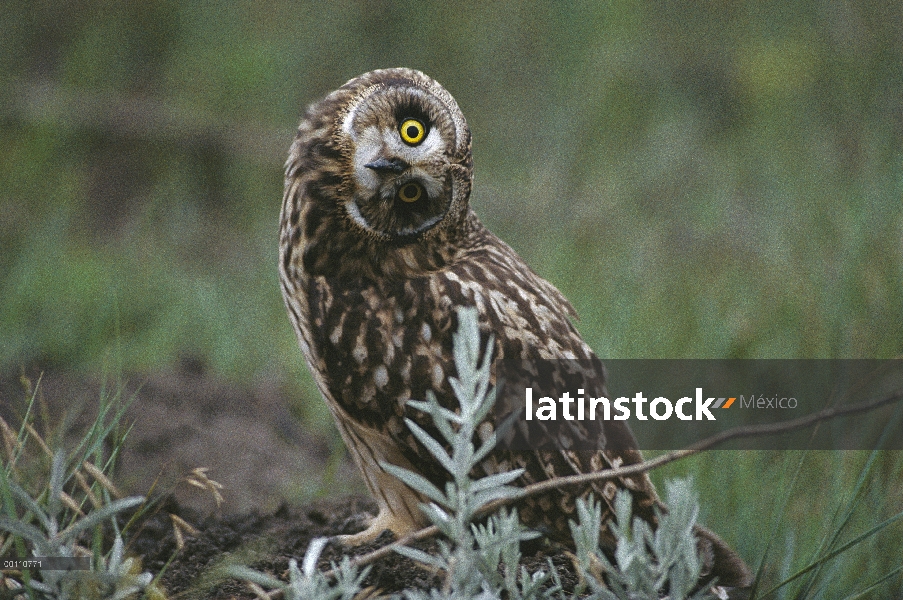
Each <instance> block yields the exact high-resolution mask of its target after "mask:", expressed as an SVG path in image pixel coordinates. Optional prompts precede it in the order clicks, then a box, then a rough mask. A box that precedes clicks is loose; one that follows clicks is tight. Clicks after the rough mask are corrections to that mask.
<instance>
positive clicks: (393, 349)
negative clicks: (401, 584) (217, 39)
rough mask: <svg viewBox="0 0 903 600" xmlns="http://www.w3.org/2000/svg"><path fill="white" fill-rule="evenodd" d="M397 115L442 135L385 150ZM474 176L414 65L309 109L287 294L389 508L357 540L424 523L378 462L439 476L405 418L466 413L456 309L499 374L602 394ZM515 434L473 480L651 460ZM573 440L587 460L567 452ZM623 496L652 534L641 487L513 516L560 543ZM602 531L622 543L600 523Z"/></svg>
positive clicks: (535, 428)
mask: <svg viewBox="0 0 903 600" xmlns="http://www.w3.org/2000/svg"><path fill="white" fill-rule="evenodd" d="M402 113H405V114H406V113H411V114H416V115H419V117H418V118H419V119H421V120H423V121H426V126H427V128H428V129H429V131H430V135H432V134H433V132H435V135H434V136H433V137H428V138H427V139H425V140H424V141H423V142H422V148H421V149H420V150H418V148H416V147H415V148H413V149H408V148H407V147H406V146H404V145H402V144H401V142H400V141H398V143H396V140H395V139H394V138H393V137H392V136H393V135H395V134H394V133H393V132H395V130H396V129H397V127H398V120H399V119H400V118H401V116H402ZM418 152H419V153H418ZM376 155H379V156H382V157H385V158H404V160H405V163H404V164H408V165H409V168H408V169H407V171H404V172H403V173H402V174H401V175H397V174H383V173H376V174H374V173H371V170H372V169H371V168H369V167H362V164H363V163H364V162H366V161H367V160H370V158H369V157H371V156H376ZM472 168H473V166H472V160H471V151H470V131H469V129H468V127H467V124H466V122H465V120H464V117H463V115H462V114H461V112H460V110H459V109H458V106H457V104H456V103H455V101H454V99H453V98H452V97H451V95H450V94H449V93H448V92H447V91H446V90H445V89H444V88H442V87H441V86H440V85H439V84H438V83H436V82H435V81H434V80H432V79H430V78H429V77H427V76H426V75H424V74H422V73H420V72H418V71H413V70H410V69H387V70H380V71H373V72H371V73H367V74H365V75H362V76H361V77H358V78H356V79H353V80H351V81H349V82H348V83H346V84H345V85H344V86H342V87H341V88H339V89H338V90H336V91H335V92H333V93H332V94H330V95H329V96H327V97H326V98H325V99H323V100H322V101H320V102H319V103H316V104H314V105H313V106H312V107H311V108H310V109H309V110H308V112H307V114H306V115H305V117H304V119H303V121H302V122H301V125H300V127H299V129H298V135H297V137H296V138H295V141H294V143H293V144H292V147H291V151H290V155H289V159H288V162H287V163H286V180H285V195H284V200H283V205H282V221H281V229H280V276H281V277H280V280H281V285H282V292H283V295H284V298H285V303H286V307H287V309H288V312H289V316H290V318H291V321H292V324H293V325H294V327H295V330H296V332H297V334H298V339H299V343H300V345H301V348H302V351H303V353H304V356H305V358H306V359H307V362H308V364H309V366H310V369H311V372H312V373H313V375H314V378H315V380H316V382H317V385H318V386H319V389H320V391H321V392H322V394H323V397H324V398H325V400H326V403H327V405H328V406H329V408H330V410H331V411H332V413H333V415H334V417H335V420H336V423H337V425H338V428H339V430H340V432H341V433H342V436H343V438H344V440H345V442H346V444H347V445H348V447H349V450H350V452H351V454H352V456H353V457H354V459H355V461H356V462H357V464H358V466H359V467H360V469H361V472H362V474H363V476H364V479H365V481H366V483H367V485H368V487H369V489H370V491H371V493H372V494H373V495H374V497H375V498H376V500H377V502H378V504H379V506H380V514H379V515H378V516H377V518H376V520H375V522H374V524H373V525H372V526H371V528H370V529H368V530H367V531H365V532H363V533H362V534H360V535H359V536H357V537H355V538H354V539H352V540H351V541H352V542H360V541H364V540H366V539H369V538H372V537H374V536H375V535H377V534H378V533H379V532H380V531H382V529H383V528H389V529H392V530H393V531H394V532H395V533H396V534H399V535H400V534H403V533H407V532H409V531H411V530H413V529H415V528H418V527H420V526H422V525H423V524H424V517H423V514H422V513H421V512H420V511H419V510H418V509H417V504H418V502H421V501H422V500H423V498H420V497H419V496H418V495H417V494H415V493H414V492H413V491H411V490H409V489H408V488H407V487H406V486H404V485H403V484H401V483H400V482H399V481H397V480H395V479H394V478H392V477H391V476H389V475H388V474H387V473H385V472H384V471H383V470H382V469H381V467H379V464H378V463H379V462H380V461H387V462H390V463H393V464H398V465H400V466H404V467H407V468H410V469H412V470H415V471H417V472H419V473H420V474H422V475H423V476H425V477H427V478H428V479H430V480H432V481H433V482H436V483H441V482H442V481H444V480H445V479H446V477H447V474H446V473H445V472H444V471H443V469H442V468H441V466H440V465H439V464H438V462H437V461H436V460H435V459H434V458H433V457H432V456H431V455H430V454H429V452H428V451H427V450H426V448H424V447H423V446H422V444H420V442H419V441H418V440H416V438H414V437H413V436H412V434H411V433H410V431H409V430H408V429H407V427H406V426H405V424H404V418H405V417H408V418H412V419H414V420H415V421H416V422H418V423H419V424H421V425H422V426H424V427H425V428H427V430H428V431H434V430H433V428H432V425H431V424H430V422H429V419H427V418H426V416H425V415H423V414H421V413H419V412H418V411H415V410H413V409H412V408H411V407H410V406H408V404H407V402H408V400H410V399H420V400H422V399H425V397H426V393H427V391H432V392H433V393H434V394H435V395H436V397H437V399H438V400H439V402H440V403H441V404H443V405H444V406H448V407H454V406H456V403H457V401H456V400H455V398H454V395H453V393H452V390H451V387H450V386H449V383H448V378H449V376H454V375H455V374H456V370H455V365H454V361H453V359H452V334H453V332H454V331H456V329H457V316H456V312H455V311H456V309H457V308H458V307H462V306H475V307H476V308H477V310H478V314H479V321H480V330H481V336H482V338H483V342H484V343H485V342H486V340H488V338H489V337H490V336H492V337H493V338H494V339H495V351H494V356H493V360H494V364H495V365H496V366H498V365H499V364H501V363H499V361H501V360H506V361H510V360H512V359H520V360H523V361H533V362H535V361H537V360H539V359H548V360H561V359H567V360H571V361H573V363H574V365H578V366H579V368H578V369H577V371H576V372H575V373H572V374H571V375H570V377H572V379H571V380H569V382H568V385H573V388H571V389H576V388H577V387H581V388H585V389H586V390H587V393H596V394H604V392H605V371H604V368H603V366H602V363H601V362H600V361H599V359H598V358H597V357H596V356H595V354H594V353H593V352H592V350H591V349H590V348H589V346H587V344H586V343H585V342H584V341H583V339H582V338H581V336H580V334H579V333H578V332H577V331H576V329H575V328H574V325H573V323H572V322H571V318H573V317H575V316H576V315H575V312H574V309H573V307H572V306H571V304H570V303H569V302H568V301H567V299H565V298H564V296H563V295H562V294H561V293H560V292H559V291H558V290H557V289H556V288H555V287H554V286H553V285H551V284H550V283H549V282H547V281H546V280H544V279H542V278H541V277H539V276H538V275H537V274H536V273H534V272H533V270H532V269H530V267H529V266H527V265H526V263H524V261H523V260H522V259H521V258H520V257H519V256H518V255H517V254H516V253H515V252H514V251H513V250H512V249H511V248H510V247H509V246H508V245H507V244H505V243H504V242H502V241H501V240H500V239H499V238H497V237H496V236H495V235H493V234H492V233H491V232H490V231H488V230H487V229H486V228H485V227H484V226H483V224H482V223H481V222H480V220H479V219H478V218H477V216H476V215H475V214H474V212H473V211H472V210H471V208H470V207H469V205H468V199H469V196H470V189H471V182H472ZM408 173H410V175H409V174H408ZM406 177H410V178H411V179H409V181H415V182H418V184H421V190H423V191H424V193H426V199H427V200H428V203H424V204H421V205H419V206H415V207H413V208H411V207H408V206H405V205H403V204H399V202H398V200H397V198H396V199H395V200H393V199H392V196H391V194H392V193H393V190H397V188H398V187H399V186H400V185H403V184H404V182H405V181H408V180H406V179H404V178H406ZM393 186H394V187H393ZM430 190H431V191H430ZM428 191H429V193H427V192H428ZM506 364H508V363H506ZM525 364H527V363H525ZM590 390H592V391H590ZM496 418H497V417H496V416H495V414H491V415H490V417H488V421H489V425H491V426H492V427H495V426H496V425H498V423H496V422H495V419H496ZM511 435H512V436H513V438H516V439H514V443H511V444H507V445H500V446H499V447H498V448H497V449H496V450H495V451H493V453H492V454H491V455H490V456H489V457H488V458H487V460H486V461H484V463H483V464H482V465H481V466H480V468H479V469H478V471H479V472H478V473H475V475H477V476H479V475H482V474H486V473H492V472H498V471H500V470H507V469H513V468H518V467H521V468H524V469H525V473H524V474H523V475H522V476H521V477H520V479H519V480H518V481H517V482H516V483H517V484H518V485H528V484H530V483H534V482H538V481H543V480H546V479H548V478H550V477H554V476H563V475H571V474H576V473H583V472H589V471H597V470H600V469H606V468H610V467H616V466H620V465H626V464H633V463H637V462H639V461H641V460H642V456H641V454H640V452H639V450H638V449H637V445H636V442H635V440H634V438H633V435H632V433H631V432H630V430H629V428H628V427H627V425H626V424H625V423H624V422H623V421H595V422H579V423H574V422H556V423H542V422H537V421H533V422H531V423H530V424H528V423H527V422H526V421H523V420H521V421H520V422H519V423H518V426H517V427H515V428H514V431H513V433H512V434H511ZM509 441H510V440H509ZM575 443H576V447H579V448H580V449H581V450H579V451H574V450H572V449H571V448H573V447H575ZM524 448H530V449H531V451H529V452H528V451H524V450H523V449H524ZM518 449H520V450H518ZM618 489H629V490H630V491H631V492H632V493H633V498H634V510H635V513H636V514H638V515H640V516H641V517H643V518H645V519H647V520H649V521H650V522H654V519H655V518H654V513H653V506H654V505H656V504H657V503H658V497H657V495H656V492H655V489H654V487H653V486H652V483H651V482H650V480H649V478H648V477H647V476H646V475H645V474H643V475H638V476H633V477H629V478H621V479H617V480H613V481H608V482H601V483H597V484H593V485H587V486H585V487H583V488H582V489H567V490H558V491H555V492H552V493H549V494H545V495H542V496H539V497H534V498H530V499H527V500H525V501H523V502H522V503H521V504H520V506H519V509H520V514H521V517H522V520H523V521H524V522H525V523H527V524H528V525H530V526H533V527H537V528H539V529H541V530H542V531H544V532H545V533H546V534H547V535H549V536H551V537H554V538H557V539H560V540H562V541H567V540H568V539H569V529H568V524H567V523H568V519H570V518H573V516H574V501H575V498H576V497H578V496H586V495H588V494H589V493H590V492H594V493H595V496H596V497H597V498H600V499H601V500H602V501H603V503H604V504H603V506H604V510H605V515H604V520H605V521H606V522H608V521H609V520H610V519H611V518H612V516H613V514H614V509H613V499H614V494H615V492H616V491H617V490H618ZM603 534H604V535H605V536H606V539H607V541H608V542H609V543H612V540H611V538H610V532H609V530H608V527H607V525H606V526H605V527H604V531H603ZM698 534H699V537H700V539H701V540H702V541H701V546H703V549H704V550H705V551H706V552H707V554H709V555H711V556H712V557H713V558H712V562H713V563H714V564H710V565H708V566H709V568H710V569H711V572H712V573H713V574H716V575H718V576H719V578H720V579H721V581H722V582H724V583H728V584H734V585H744V584H745V583H746V582H747V580H748V571H747V569H746V567H745V565H743V562H742V561H741V560H740V559H739V558H738V557H737V556H736V555H735V554H734V553H733V552H732V551H731V550H730V549H728V548H727V546H726V545H724V543H723V542H721V541H720V540H718V539H717V538H716V537H715V536H714V535H713V534H710V533H709V532H707V531H705V530H702V529H701V528H700V530H699V531H698Z"/></svg>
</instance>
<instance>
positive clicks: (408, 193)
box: [403, 183, 417, 198]
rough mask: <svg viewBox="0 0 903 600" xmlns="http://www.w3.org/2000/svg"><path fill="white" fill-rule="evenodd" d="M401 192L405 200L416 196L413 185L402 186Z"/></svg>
mask: <svg viewBox="0 0 903 600" xmlns="http://www.w3.org/2000/svg"><path fill="white" fill-rule="evenodd" d="M403 191H404V195H405V197H406V198H413V197H414V196H416V195H417V186H416V185H414V184H413V183H409V184H408V185H406V186H404V190H403Z"/></svg>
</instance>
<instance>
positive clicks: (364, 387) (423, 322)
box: [308, 278, 453, 436]
mask: <svg viewBox="0 0 903 600" xmlns="http://www.w3.org/2000/svg"><path fill="white" fill-rule="evenodd" d="M429 288H430V280H429V278H417V279H413V280H405V281H396V282H381V283H379V284H377V283H375V282H368V281H363V280H344V279H340V280H328V279H326V278H317V279H316V280H315V281H313V282H312V285H311V286H310V288H309V290H308V302H309V306H310V319H309V328H310V336H311V341H312V346H313V350H314V353H315V354H316V363H317V364H318V365H319V367H320V369H321V370H322V372H321V373H320V375H321V376H322V378H323V380H324V384H325V385H326V386H327V387H328V389H329V392H330V395H331V396H332V398H331V399H330V400H331V401H333V402H336V403H337V404H339V405H340V406H341V407H342V409H344V411H345V412H347V413H348V414H349V415H350V416H352V417H353V418H354V419H356V420H358V421H360V422H362V423H364V424H366V425H369V426H372V427H377V428H380V429H385V428H387V429H388V430H389V433H390V434H391V435H393V436H401V435H403V433H404V429H403V428H404V423H403V419H402V417H403V416H410V414H409V413H410V409H408V408H407V406H406V405H407V402H408V400H410V399H412V398H413V399H419V400H422V399H425V398H426V393H427V391H432V392H433V393H435V394H437V396H438V397H440V398H444V397H446V396H450V394H451V389H450V387H449V385H448V376H449V375H450V374H453V373H449V372H448V369H449V364H450V361H448V358H449V357H450V356H451V332H452V325H453V324H452V318H451V314H452V312H453V311H451V310H447V309H441V310H440V309H438V306H440V305H441V304H443V301H442V299H441V298H436V297H433V296H431V295H430V290H429Z"/></svg>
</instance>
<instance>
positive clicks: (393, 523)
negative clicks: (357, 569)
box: [336, 510, 417, 546]
mask: <svg viewBox="0 0 903 600" xmlns="http://www.w3.org/2000/svg"><path fill="white" fill-rule="evenodd" d="M387 529H388V530H389V531H391V532H392V533H393V534H395V539H396V540H398V539H401V538H403V537H404V536H406V535H408V534H409V533H413V532H414V531H416V530H417V527H416V525H415V524H414V523H411V522H410V521H408V520H405V519H399V518H398V516H397V515H395V514H393V513H391V512H389V511H387V510H381V511H380V512H379V514H378V515H376V516H375V517H373V519H371V520H370V525H369V526H368V527H367V529H365V530H363V531H361V532H359V533H353V534H350V535H338V536H336V539H337V540H338V541H339V543H341V544H342V545H343V546H360V545H361V544H366V543H369V542H372V541H373V540H375V539H376V538H378V537H379V536H380V534H382V532H383V531H386V530H387Z"/></svg>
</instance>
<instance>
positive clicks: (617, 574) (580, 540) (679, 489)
mask: <svg viewBox="0 0 903 600" xmlns="http://www.w3.org/2000/svg"><path fill="white" fill-rule="evenodd" d="M666 490H667V498H668V505H669V510H668V512H667V513H666V512H663V511H661V510H659V509H658V507H656V508H655V512H656V516H657V518H658V527H657V528H656V529H655V530H654V531H653V529H652V527H651V526H650V525H649V523H647V522H646V521H644V520H642V519H640V518H639V517H632V515H631V505H632V500H631V496H630V493H629V492H627V491H626V490H622V491H620V492H618V494H617V496H616V497H615V522H613V523H611V524H610V526H611V530H612V533H613V534H614V536H615V539H616V540H617V545H616V548H615V553H614V558H615V561H614V564H612V563H611V561H609V559H608V558H607V556H606V555H605V553H604V552H603V551H602V549H601V548H600V547H599V534H600V531H601V530H600V526H601V519H602V509H601V506H600V504H599V503H598V502H596V501H595V500H593V499H592V497H590V499H589V501H585V500H584V499H582V498H581V499H578V500H577V516H578V522H576V523H575V522H573V521H571V532H572V534H573V538H574V544H575V547H576V551H577V567H578V569H579V571H580V574H581V576H582V578H583V580H584V582H585V584H584V586H588V587H589V588H590V590H591V591H592V592H593V596H592V597H594V598H599V599H600V600H659V598H662V597H663V594H664V593H666V592H667V598H668V599H669V600H703V599H708V598H715V596H714V595H713V594H712V593H711V589H712V586H711V585H708V586H705V587H703V588H702V589H699V590H696V591H695V592H694V590H695V588H696V587H697V586H698V582H699V574H700V570H701V568H702V563H701V561H700V559H699V554H698V549H697V547H696V538H695V536H694V535H693V527H694V525H695V524H696V518H697V516H698V514H699V504H698V501H697V499H696V497H695V494H694V492H693V486H692V484H691V483H690V482H689V481H687V480H675V481H669V482H667V483H666ZM603 574H604V579H605V580H604V581H602V575H603ZM584 589H585V588H584Z"/></svg>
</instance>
